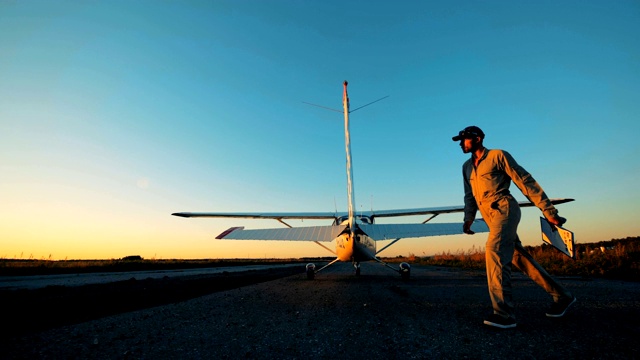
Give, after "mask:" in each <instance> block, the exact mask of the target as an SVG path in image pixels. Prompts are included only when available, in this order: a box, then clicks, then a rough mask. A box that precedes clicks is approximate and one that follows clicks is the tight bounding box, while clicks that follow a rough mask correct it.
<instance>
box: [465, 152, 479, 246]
mask: <svg viewBox="0 0 640 360" xmlns="http://www.w3.org/2000/svg"><path fill="white" fill-rule="evenodd" d="M466 165H467V163H465V164H464V165H462V180H463V185H464V224H463V225H462V232H464V233H465V234H469V235H473V234H475V232H474V231H472V230H471V224H473V220H475V218H476V213H477V212H478V204H477V203H476V199H475V198H474V197H473V190H472V189H471V184H470V183H469V175H470V174H468V172H469V170H467V169H466Z"/></svg>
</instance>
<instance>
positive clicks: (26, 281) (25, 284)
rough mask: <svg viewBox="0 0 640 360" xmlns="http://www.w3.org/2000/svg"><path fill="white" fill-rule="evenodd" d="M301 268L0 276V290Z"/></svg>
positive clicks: (251, 267)
mask: <svg viewBox="0 0 640 360" xmlns="http://www.w3.org/2000/svg"><path fill="white" fill-rule="evenodd" d="M294 266H298V267H301V268H302V267H303V266H304V265H302V264H288V265H247V266H225V267H215V268H204V269H183V270H151V271H128V272H103V273H87V274H64V275H34V276H0V290H17V289H39V288H44V287H47V286H82V285H90V284H106V283H110V282H116V281H124V280H131V279H136V280H144V279H162V278H165V277H171V278H175V277H183V276H206V275H213V274H219V273H222V272H237V271H250V270H265V269H272V268H276V267H294Z"/></svg>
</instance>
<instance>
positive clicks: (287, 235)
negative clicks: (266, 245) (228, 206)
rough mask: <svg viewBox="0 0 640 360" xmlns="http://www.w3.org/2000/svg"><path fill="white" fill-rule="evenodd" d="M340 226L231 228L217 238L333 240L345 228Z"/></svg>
mask: <svg viewBox="0 0 640 360" xmlns="http://www.w3.org/2000/svg"><path fill="white" fill-rule="evenodd" d="M346 228H347V227H346V225H340V226H309V227H294V228H281V229H250V230H244V229H242V228H231V229H229V230H227V231H225V232H223V233H222V234H220V235H218V236H217V237H216V239H222V240H285V241H333V239H335V238H336V237H338V236H339V235H340V234H341V233H342V232H343V231H344V230H345V229H346Z"/></svg>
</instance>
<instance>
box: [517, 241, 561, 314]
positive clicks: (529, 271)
mask: <svg viewBox="0 0 640 360" xmlns="http://www.w3.org/2000/svg"><path fill="white" fill-rule="evenodd" d="M512 262H513V265H514V266H515V267H517V268H518V269H520V271H522V272H523V273H525V274H526V275H527V276H528V277H529V278H531V280H533V281H534V282H535V283H536V284H538V285H540V286H541V287H542V288H543V289H544V290H545V291H546V292H547V293H549V295H551V296H552V297H553V301H554V302H556V303H557V302H558V301H560V300H561V299H572V298H573V295H572V294H571V292H569V290H567V289H565V288H564V287H563V286H562V285H560V284H559V283H558V282H557V281H555V279H554V278H552V277H551V275H549V273H548V272H547V271H546V270H545V269H544V268H543V267H542V266H540V264H538V262H537V261H536V260H535V259H534V258H533V257H532V256H531V254H529V252H528V251H527V250H526V249H525V248H524V247H523V246H522V243H521V242H520V239H519V238H516V242H515V251H514V254H513V260H512Z"/></svg>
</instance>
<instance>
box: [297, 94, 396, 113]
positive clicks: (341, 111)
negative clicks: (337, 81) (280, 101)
mask: <svg viewBox="0 0 640 360" xmlns="http://www.w3.org/2000/svg"><path fill="white" fill-rule="evenodd" d="M388 97H389V95H387V96H384V97H381V98H380V99H378V100H375V101H372V102H370V103H368V104H365V105H362V106H360V107H359V108H355V109H353V110H349V114H351V113H352V112H354V111H356V110H360V109H362V108H363V107H366V106H369V105H371V104H374V103H377V102H378V101H380V100H384V99H386V98H388ZM302 103H303V104H307V105H311V106H316V107H319V108H322V109H325V110H331V111H335V112H339V113H343V112H344V110H338V109H332V108H330V107H326V106H322V105H318V104H312V103H310V102H306V101H303V102H302Z"/></svg>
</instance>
